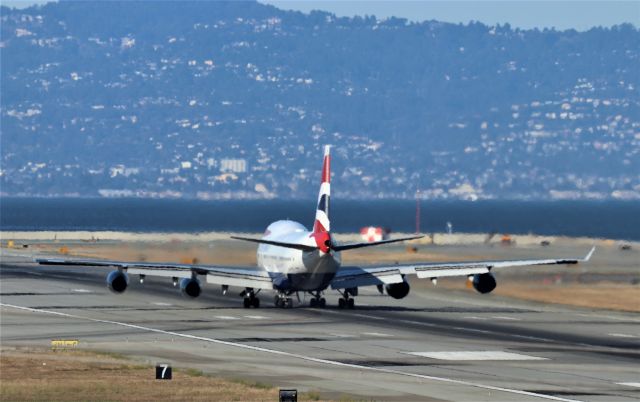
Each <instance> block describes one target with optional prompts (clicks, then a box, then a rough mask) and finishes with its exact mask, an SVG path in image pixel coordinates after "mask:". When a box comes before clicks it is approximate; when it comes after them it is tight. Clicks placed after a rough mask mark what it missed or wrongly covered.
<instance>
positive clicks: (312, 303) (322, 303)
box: [309, 292, 327, 308]
mask: <svg viewBox="0 0 640 402" xmlns="http://www.w3.org/2000/svg"><path fill="white" fill-rule="evenodd" d="M309 293H310V294H311V295H312V296H313V297H312V298H311V300H309V307H311V308H315V307H319V308H325V307H327V300H326V299H325V298H324V297H322V296H321V294H320V292H316V293H315V294H313V293H312V292H309Z"/></svg>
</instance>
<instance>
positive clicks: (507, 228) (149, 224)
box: [0, 197, 640, 241]
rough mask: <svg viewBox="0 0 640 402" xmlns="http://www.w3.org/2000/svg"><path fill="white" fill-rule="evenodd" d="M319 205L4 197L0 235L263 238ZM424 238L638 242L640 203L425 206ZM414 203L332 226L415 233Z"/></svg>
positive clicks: (337, 215)
mask: <svg viewBox="0 0 640 402" xmlns="http://www.w3.org/2000/svg"><path fill="white" fill-rule="evenodd" d="M314 211H315V200H253V201H246V200H245V201H231V200H228V201H202V200H142V199H60V198H41V199H33V198H20V199H18V198H0V231H3V232H37V231H55V232H62V231H86V232H96V231H101V232H125V233H129V232H135V233H173V232H177V233H207V232H245V233H246V232H253V233H262V232H263V231H264V229H265V228H266V227H267V226H268V225H269V224H270V223H271V222H274V221H277V220H281V219H290V220H294V221H297V222H301V223H302V224H303V225H306V226H310V225H311V223H312V222H313V218H314ZM419 217H420V219H419V231H420V232H422V233H429V234H430V233H439V232H445V231H448V230H447V228H448V226H449V223H451V229H452V232H453V233H477V234H481V235H486V234H487V233H493V234H495V235H502V234H505V233H508V234H512V235H519V236H522V235H525V234H536V235H540V236H567V237H586V238H607V239H619V240H634V241H640V202H631V201H611V202H602V201H551V202H549V201H544V202H534V201H475V202H471V201H426V200H425V201H422V202H421V203H420V215H419ZM416 223H417V222H416V202H415V200H393V201H385V200H359V201H353V200H344V199H340V198H338V197H334V198H333V199H332V200H331V226H332V230H333V231H335V232H338V233H350V232H351V233H357V232H359V231H360V229H361V228H363V227H366V226H378V227H384V228H388V229H390V230H391V231H392V234H394V233H401V232H404V233H412V232H415V231H416Z"/></svg>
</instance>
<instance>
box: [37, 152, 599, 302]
mask: <svg viewBox="0 0 640 402" xmlns="http://www.w3.org/2000/svg"><path fill="white" fill-rule="evenodd" d="M330 198H331V156H330V147H329V146H325V147H324V158H323V162H322V175H321V184H320V191H319V194H318V203H317V208H316V215H315V221H314V223H313V227H312V230H311V231H308V230H307V229H306V228H305V227H304V226H303V225H302V224H301V223H298V222H294V221H291V220H279V221H276V222H273V223H272V224H270V225H269V226H268V227H267V229H266V231H265V232H264V235H263V236H262V237H261V238H247V237H240V236H231V237H232V238H233V239H237V240H241V241H248V242H253V243H257V244H258V250H257V267H237V266H221V265H195V264H193V265H191V264H175V263H151V262H123V261H105V260H89V259H64V258H36V260H35V261H36V262H38V263H39V264H42V265H66V266H101V267H114V268H116V270H114V271H112V272H110V273H109V274H108V275H107V286H108V288H109V289H110V290H111V291H113V292H114V293H122V292H124V291H125V290H126V289H127V287H128V285H129V276H130V275H139V279H140V282H141V283H142V282H144V279H145V277H146V276H158V277H166V278H172V279H173V284H174V286H178V285H179V286H180V290H181V292H182V294H183V295H185V296H186V297H189V298H196V297H198V296H199V295H200V294H201V293H202V288H203V285H202V281H201V279H204V281H205V282H206V283H209V284H216V285H219V286H221V288H222V293H223V294H226V293H227V291H228V289H229V286H234V287H240V288H244V290H242V292H241V293H240V297H243V306H244V307H245V308H250V307H254V308H258V307H260V299H259V298H258V296H257V295H258V294H259V293H260V291H262V290H273V291H275V296H274V304H275V305H276V306H277V307H282V308H290V307H292V306H293V297H292V295H294V294H296V295H298V296H299V292H303V293H304V292H306V293H309V294H310V295H311V296H312V298H311V299H310V302H309V306H310V307H318V308H324V307H326V299H325V298H324V297H323V294H324V292H325V291H326V290H327V289H329V288H331V289H333V290H336V291H338V293H339V294H340V298H339V299H338V307H340V308H349V309H352V308H354V306H355V302H354V297H356V296H357V295H358V288H360V287H367V286H376V287H377V289H378V291H379V292H380V293H385V292H386V294H387V295H389V296H391V297H392V298H394V299H402V298H404V297H406V296H407V295H408V294H409V291H410V286H409V282H408V280H407V278H408V277H409V276H413V275H415V276H417V277H418V278H419V279H423V278H426V279H430V280H431V281H432V282H433V283H434V284H436V282H437V279H438V278H440V277H451V276H466V277H467V278H468V279H469V281H471V283H472V285H473V287H474V288H475V290H476V291H478V292H479V293H481V294H487V293H490V292H491V291H493V290H494V289H495V288H496V285H497V282H496V279H495V277H494V275H493V272H492V271H493V269H497V268H507V267H522V266H532V265H553V264H577V263H579V262H586V261H589V259H590V258H591V256H592V255H593V253H594V251H595V247H594V248H592V249H591V251H589V253H588V254H587V255H586V256H585V257H584V258H561V259H553V258H551V259H529V260H503V261H464V262H416V263H408V264H389V265H377V266H343V265H342V263H341V262H342V260H341V254H340V253H341V252H342V251H347V250H352V249H356V248H363V247H373V246H379V245H383V244H389V243H395V242H401V241H406V240H413V239H418V238H420V237H422V236H411V237H404V238H396V239H389V240H381V241H376V242H366V243H349V244H341V243H339V242H337V241H336V240H335V239H334V237H333V236H332V234H331V220H330V214H329V211H330V210H329V201H330ZM298 300H299V297H298Z"/></svg>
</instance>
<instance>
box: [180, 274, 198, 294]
mask: <svg viewBox="0 0 640 402" xmlns="http://www.w3.org/2000/svg"><path fill="white" fill-rule="evenodd" d="M180 291H181V292H182V295H183V296H185V297H191V298H192V299H193V298H196V297H198V296H200V293H202V286H200V281H199V280H197V279H195V278H184V279H182V280H181V281H180Z"/></svg>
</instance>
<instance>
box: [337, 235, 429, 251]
mask: <svg viewBox="0 0 640 402" xmlns="http://www.w3.org/2000/svg"><path fill="white" fill-rule="evenodd" d="M422 237H424V236H411V237H401V238H399V239H391V240H381V241H374V242H368V243H351V244H341V245H335V246H332V247H331V249H332V250H335V251H344V250H352V249H354V248H362V247H373V246H380V245H382V244H389V243H397V242H400V241H405V240H415V239H420V238H422Z"/></svg>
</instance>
